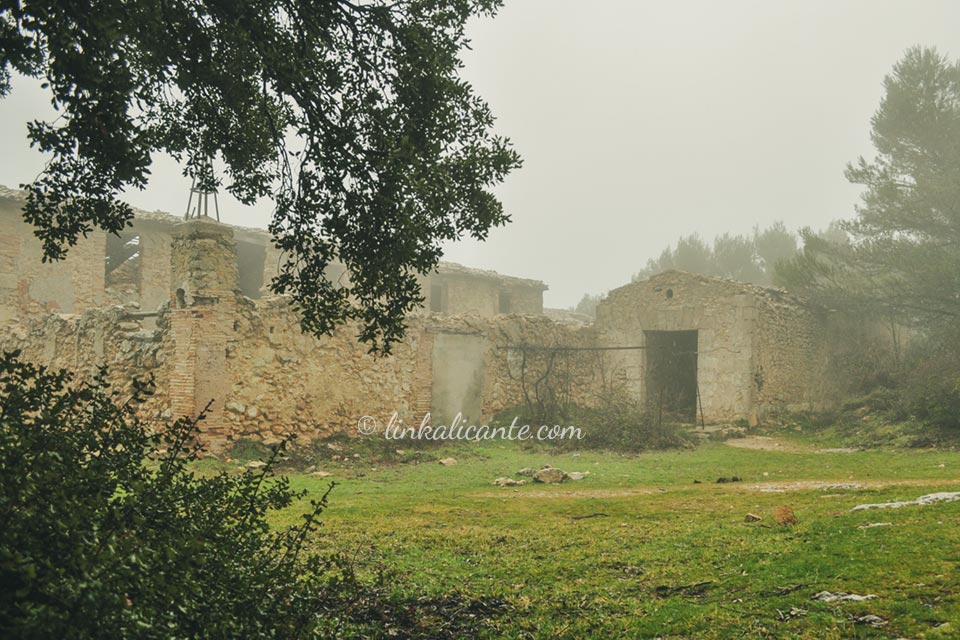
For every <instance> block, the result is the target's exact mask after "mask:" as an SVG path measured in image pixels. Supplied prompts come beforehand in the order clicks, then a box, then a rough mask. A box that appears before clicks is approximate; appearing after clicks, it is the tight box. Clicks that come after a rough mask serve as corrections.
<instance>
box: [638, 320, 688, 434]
mask: <svg viewBox="0 0 960 640" xmlns="http://www.w3.org/2000/svg"><path fill="white" fill-rule="evenodd" d="M643 335H644V338H645V343H646V352H645V353H646V367H645V378H646V392H647V405H648V407H649V408H650V410H651V411H653V412H654V416H655V417H657V418H658V419H662V418H663V417H669V418H673V419H676V420H680V421H682V422H696V419H697V332H696V331H644V332H643Z"/></svg>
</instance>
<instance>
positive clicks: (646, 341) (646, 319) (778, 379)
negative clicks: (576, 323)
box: [596, 271, 825, 423]
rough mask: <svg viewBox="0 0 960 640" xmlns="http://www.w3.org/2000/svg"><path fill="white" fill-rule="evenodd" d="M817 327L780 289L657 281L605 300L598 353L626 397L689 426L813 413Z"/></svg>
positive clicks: (685, 278)
mask: <svg viewBox="0 0 960 640" xmlns="http://www.w3.org/2000/svg"><path fill="white" fill-rule="evenodd" d="M824 330H825V318H824V316H823V314H822V313H821V312H819V311H818V310H816V309H814V308H812V307H810V306H809V305H807V304H805V303H804V302H803V301H801V300H799V299H797V298H795V297H793V296H791V295H790V294H788V293H787V292H786V291H783V290H780V289H773V288H766V287H758V286H754V285H750V284H745V283H741V282H734V281H731V280H724V279H721V278H714V277H709V276H703V275H699V274H693V273H686V272H682V271H666V272H663V273H660V274H657V275H655V276H653V277H651V278H649V279H647V280H643V281H639V282H633V283H631V284H628V285H626V286H624V287H621V288H619V289H615V290H614V291H611V292H610V294H609V295H608V296H607V298H606V299H605V300H604V301H603V302H601V303H600V305H599V307H598V309H597V320H596V332H597V340H598V343H599V344H600V345H601V346H604V347H607V348H610V349H611V350H610V351H609V358H610V360H611V362H612V363H613V364H612V366H613V368H615V369H616V370H617V371H618V373H619V375H620V376H621V378H622V381H623V383H624V385H625V387H626V388H627V390H628V391H629V392H630V393H631V394H632V395H634V396H635V397H636V398H637V399H640V400H643V401H644V402H646V404H647V406H648V407H650V408H651V409H652V410H654V411H658V412H660V411H664V410H666V411H670V412H672V413H675V414H679V415H681V416H683V417H685V418H686V419H687V421H689V422H694V421H697V422H699V421H701V420H703V421H706V422H723V421H733V420H748V421H750V422H752V423H755V422H757V421H758V420H759V419H760V418H761V417H762V416H763V415H764V414H765V413H768V412H771V411H779V410H798V409H810V408H813V407H816V406H817V405H818V404H819V403H820V399H821V398H822V397H823V393H822V392H823V389H822V385H823V380H824V377H823V371H824V364H825V355H824V353H823V345H824V342H825V341H824V339H823V338H824V335H823V332H824Z"/></svg>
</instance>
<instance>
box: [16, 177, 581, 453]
mask: <svg viewBox="0 0 960 640" xmlns="http://www.w3.org/2000/svg"><path fill="white" fill-rule="evenodd" d="M22 203H23V196H22V194H21V193H19V192H15V191H11V190H3V191H0V216H2V217H0V222H4V223H6V227H5V228H6V229H8V230H10V232H9V233H6V234H4V235H3V242H2V243H0V287H2V288H0V293H2V296H3V297H2V298H0V310H2V313H3V315H2V316H0V348H4V349H19V350H21V351H22V353H23V354H24V357H26V358H28V359H30V360H32V361H35V362H38V363H42V364H47V365H51V366H55V367H64V368H67V369H71V370H73V371H75V372H77V373H78V374H79V375H80V376H81V377H83V376H86V375H89V374H91V373H93V372H94V371H96V369H97V367H99V366H101V365H108V366H109V367H110V380H111V382H112V384H113V387H114V389H115V390H118V391H123V390H129V389H131V386H132V385H131V380H132V379H133V378H134V377H135V376H136V377H139V378H141V379H143V378H146V377H148V376H152V377H153V379H154V381H155V384H156V392H155V393H154V394H153V395H152V396H151V397H150V398H149V399H148V400H147V402H146V403H145V404H144V405H143V406H142V408H141V416H142V417H143V418H144V419H146V420H148V421H158V422H163V421H166V420H169V419H171V418H176V417H180V416H195V415H197V414H198V413H200V412H201V411H204V410H205V411H206V417H205V419H204V421H203V422H202V428H203V437H204V439H205V441H206V442H207V444H208V445H209V446H210V447H211V448H212V449H218V448H222V447H223V446H224V445H225V444H227V443H228V442H229V441H231V440H236V439H237V438H257V439H261V440H264V441H266V442H274V441H278V440H279V439H280V438H281V437H283V436H285V435H288V434H291V433H293V434H297V435H299V436H301V437H303V438H305V439H310V438H315V437H325V436H329V435H333V434H337V433H356V425H357V421H358V418H360V417H362V416H372V417H374V418H376V419H377V420H378V421H380V422H381V423H382V424H386V422H387V421H388V420H389V419H390V417H391V415H392V414H393V413H397V414H398V418H399V419H400V420H403V422H404V423H405V424H407V425H410V424H419V421H420V420H422V419H423V417H424V416H425V415H426V414H427V413H430V414H431V416H432V420H431V422H432V423H433V424H449V423H450V422H451V421H452V420H453V419H454V417H455V416H456V415H457V414H458V413H459V414H461V417H462V419H463V420H465V421H468V422H474V423H476V422H479V421H481V420H483V419H485V418H488V417H489V416H490V415H492V414H493V413H495V412H497V411H499V410H501V409H503V408H505V407H508V406H512V405H515V404H518V403H519V402H520V401H521V390H520V387H519V386H518V381H517V380H516V379H515V376H514V375H513V372H512V371H511V369H510V367H509V364H508V362H507V359H508V352H507V351H505V350H503V349H501V348H500V347H501V346H502V345H504V344H509V343H511V342H517V341H519V342H525V341H530V340H532V339H534V337H537V336H544V335H554V334H556V335H554V337H553V340H554V341H555V342H557V343H561V342H566V341H569V340H572V339H573V338H571V337H570V336H572V335H573V334H574V333H575V332H576V330H574V329H568V328H564V327H558V326H554V323H552V322H550V321H549V320H548V319H547V318H546V317H545V316H543V315H542V314H541V313H540V312H541V311H542V309H543V301H542V295H543V290H544V289H545V288H546V287H545V286H544V285H543V283H541V282H538V281H534V280H525V279H520V278H510V277H506V276H501V275H499V274H496V273H493V272H489V271H479V270H473V269H467V268H465V267H461V266H459V265H454V264H449V263H444V264H443V265H441V267H440V269H439V270H438V271H437V273H434V274H431V275H429V276H427V277H425V278H424V279H423V286H424V289H425V290H427V291H430V292H433V291H437V290H439V291H441V292H442V293H441V294H440V295H441V296H442V299H443V302H442V304H441V305H440V306H441V309H440V310H438V311H436V310H433V309H432V307H433V306H434V305H433V304H431V301H430V300H428V302H427V305H426V306H425V308H424V309H422V310H421V312H420V313H417V314H414V315H413V316H412V317H411V318H410V319H409V329H408V331H407V334H406V337H405V339H404V341H403V343H402V344H399V345H397V347H396V348H395V352H394V354H393V355H392V356H390V357H380V358H377V357H374V356H372V355H370V354H369V353H367V346H366V345H364V344H360V343H359V342H358V341H357V338H356V336H357V333H358V327H356V326H345V327H342V328H341V329H339V330H338V331H336V332H335V333H334V335H332V336H328V337H321V338H316V337H314V336H311V335H306V334H303V333H302V332H301V330H300V326H299V318H298V317H297V315H296V313H295V312H294V311H293V309H292V307H291V305H290V304H289V299H288V298H286V297H284V296H275V295H271V294H269V291H268V290H267V287H266V285H267V284H268V283H269V281H270V279H271V278H272V276H273V275H274V274H276V270H277V265H278V264H279V261H280V259H281V256H280V255H278V253H277V252H276V250H275V249H274V248H273V247H272V245H271V244H270V242H269V237H268V236H267V234H266V233H265V232H262V231H259V230H255V229H243V228H238V227H232V226H229V225H225V224H221V223H219V222H216V221H213V220H211V219H209V218H194V219H190V220H187V221H183V220H182V219H179V218H175V217H173V216H170V215H167V214H162V213H145V212H139V211H138V212H136V213H137V215H136V218H135V219H134V220H133V224H132V226H130V227H128V228H127V229H125V230H124V231H123V232H122V233H121V234H120V235H119V236H107V235H106V234H103V233H99V232H95V233H92V234H90V237H89V238H87V239H86V240H85V241H84V242H82V243H81V244H80V245H78V246H77V247H74V248H73V249H71V251H70V253H69V254H68V258H67V259H66V260H65V261H63V262H61V263H56V264H52V265H43V264H42V263H41V260H40V246H39V242H38V241H37V240H36V238H35V237H34V236H33V234H32V228H31V227H30V226H29V225H26V224H24V223H23V222H22V221H21V219H20V208H21V206H22ZM340 271H341V273H340V274H339V275H338V274H337V273H334V274H332V275H333V276H334V277H335V278H337V279H340V280H341V281H343V280H342V279H343V278H348V275H347V274H344V273H343V270H342V268H341V269H340ZM428 296H429V293H428ZM434 302H435V300H434Z"/></svg>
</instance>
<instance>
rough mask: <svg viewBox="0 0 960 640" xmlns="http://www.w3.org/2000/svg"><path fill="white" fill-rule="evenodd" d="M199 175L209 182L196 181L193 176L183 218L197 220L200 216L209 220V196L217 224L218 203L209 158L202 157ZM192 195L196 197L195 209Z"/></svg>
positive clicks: (195, 176) (218, 220)
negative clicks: (211, 198)
mask: <svg viewBox="0 0 960 640" xmlns="http://www.w3.org/2000/svg"><path fill="white" fill-rule="evenodd" d="M200 174H201V175H203V176H205V177H206V176H208V177H209V178H210V181H209V183H208V184H207V183H205V182H204V181H203V180H198V176H197V175H194V176H193V181H192V183H191V184H190V198H189V199H188V200H187V212H186V214H184V216H183V217H184V219H185V220H189V219H190V218H199V217H201V216H203V217H205V218H209V217H210V196H213V208H214V214H215V215H216V216H217V222H220V203H219V202H218V201H217V187H216V186H215V183H214V181H213V162H212V160H211V158H210V156H205V157H204V159H203V164H202V165H201V167H200ZM194 194H196V195H197V205H196V208H195V209H194V208H193V196H194Z"/></svg>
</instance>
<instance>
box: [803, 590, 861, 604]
mask: <svg viewBox="0 0 960 640" xmlns="http://www.w3.org/2000/svg"><path fill="white" fill-rule="evenodd" d="M876 597H877V596H876V595H874V594H872V593H868V594H867V595H865V596H861V595H859V594H856V593H844V592H843V591H838V592H836V593H831V592H829V591H820V592H819V593H816V594H814V596H813V597H812V598H811V600H819V601H820V602H863V601H865V600H873V599H874V598H876Z"/></svg>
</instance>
